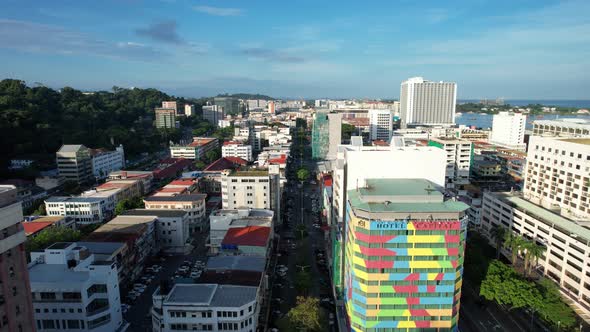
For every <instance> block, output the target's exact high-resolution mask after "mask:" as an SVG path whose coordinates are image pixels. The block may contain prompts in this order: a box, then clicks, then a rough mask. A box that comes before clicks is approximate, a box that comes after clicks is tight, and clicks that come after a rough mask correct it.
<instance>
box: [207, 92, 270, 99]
mask: <svg viewBox="0 0 590 332" xmlns="http://www.w3.org/2000/svg"><path fill="white" fill-rule="evenodd" d="M216 97H233V98H238V99H263V100H276V98H273V97H270V96H267V95H261V94H257V93H256V94H253V93H233V94H227V93H226V94H219V95H217V96H216Z"/></svg>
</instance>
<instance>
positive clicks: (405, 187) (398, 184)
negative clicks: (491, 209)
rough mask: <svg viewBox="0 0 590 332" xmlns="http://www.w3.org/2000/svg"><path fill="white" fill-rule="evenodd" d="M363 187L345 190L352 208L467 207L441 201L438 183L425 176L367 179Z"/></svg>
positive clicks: (444, 209) (413, 209) (438, 209)
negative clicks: (422, 177) (418, 177)
mask: <svg viewBox="0 0 590 332" xmlns="http://www.w3.org/2000/svg"><path fill="white" fill-rule="evenodd" d="M366 182H367V183H366V184H367V186H366V187H365V188H359V189H358V190H356V189H353V190H349V191H348V200H349V202H350V204H351V205H352V207H353V208H355V209H359V210H362V211H366V212H375V213H378V212H393V213H405V212H408V213H411V212H414V213H432V212H440V213H445V212H461V211H464V210H467V209H468V208H469V206H467V205H466V204H464V203H461V202H457V201H452V200H448V201H444V197H443V195H442V193H441V192H439V191H438V189H436V188H437V186H436V185H435V184H434V183H432V182H430V181H428V180H425V179H379V180H376V179H368V180H367V181H366Z"/></svg>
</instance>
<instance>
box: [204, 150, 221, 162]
mask: <svg viewBox="0 0 590 332" xmlns="http://www.w3.org/2000/svg"><path fill="white" fill-rule="evenodd" d="M219 157H220V153H219V151H218V150H217V149H215V150H209V151H207V153H205V159H206V160H207V162H209V163H212V162H214V161H215V160H217V159H219Z"/></svg>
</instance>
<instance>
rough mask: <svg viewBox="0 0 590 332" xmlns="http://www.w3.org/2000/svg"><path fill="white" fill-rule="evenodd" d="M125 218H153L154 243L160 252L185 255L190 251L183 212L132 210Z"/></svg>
mask: <svg viewBox="0 0 590 332" xmlns="http://www.w3.org/2000/svg"><path fill="white" fill-rule="evenodd" d="M124 215H125V216H150V217H151V216H154V217H156V218H157V220H156V235H155V236H156V241H157V243H158V246H159V248H160V249H161V250H163V251H165V252H167V253H173V254H187V253H189V252H190V250H191V244H190V240H189V235H190V233H189V218H188V212H187V211H184V210H157V209H134V210H129V211H126V212H125V213H124Z"/></svg>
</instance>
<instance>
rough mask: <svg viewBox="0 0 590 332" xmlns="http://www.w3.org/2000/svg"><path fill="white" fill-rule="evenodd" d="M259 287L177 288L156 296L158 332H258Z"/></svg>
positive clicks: (154, 311)
mask: <svg viewBox="0 0 590 332" xmlns="http://www.w3.org/2000/svg"><path fill="white" fill-rule="evenodd" d="M258 299H259V293H258V288H257V287H252V286H234V285H217V284H176V285H174V286H173V287H172V289H171V290H162V289H161V288H158V289H157V290H156V292H155V293H154V295H153V306H152V324H153V331H154V332H173V331H178V330H180V331H237V332H255V331H256V327H257V325H258V314H259V311H260V308H259V305H258Z"/></svg>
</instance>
